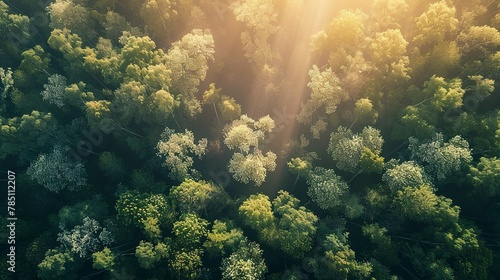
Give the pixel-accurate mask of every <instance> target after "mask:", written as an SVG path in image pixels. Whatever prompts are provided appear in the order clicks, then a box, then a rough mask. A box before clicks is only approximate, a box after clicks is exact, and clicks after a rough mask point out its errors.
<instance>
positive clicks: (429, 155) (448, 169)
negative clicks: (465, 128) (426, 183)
mask: <svg viewBox="0 0 500 280" xmlns="http://www.w3.org/2000/svg"><path fill="white" fill-rule="evenodd" d="M408 141H409V142H410V144H409V147H408V149H409V150H410V152H411V156H412V158H413V159H415V160H416V161H417V162H419V163H421V164H423V165H424V166H425V168H426V170H427V171H428V172H429V173H430V174H432V175H434V176H435V178H436V179H437V180H439V181H441V180H444V179H446V178H447V177H449V176H450V175H451V174H452V173H453V172H457V171H459V170H460V169H461V168H462V167H465V166H467V165H468V164H469V163H470V162H471V161H472V154H471V149H470V148H469V143H468V142H467V140H465V139H463V138H462V137H460V136H458V135H457V136H455V137H453V138H451V139H450V140H449V141H448V142H444V138H443V134H441V133H436V135H435V136H434V138H433V139H432V140H431V141H429V142H425V143H419V142H418V140H417V139H416V138H413V137H410V138H409V140H408Z"/></svg>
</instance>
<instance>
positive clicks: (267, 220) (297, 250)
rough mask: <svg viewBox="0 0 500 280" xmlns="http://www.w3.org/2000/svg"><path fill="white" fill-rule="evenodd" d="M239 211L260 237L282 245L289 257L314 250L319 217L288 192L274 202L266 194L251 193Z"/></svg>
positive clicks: (282, 192)
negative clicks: (313, 242)
mask: <svg viewBox="0 0 500 280" xmlns="http://www.w3.org/2000/svg"><path fill="white" fill-rule="evenodd" d="M239 212H240V215H241V216H242V217H243V219H244V221H245V223H246V224H247V225H249V226H250V227H251V228H253V229H254V230H256V231H257V232H258V234H259V239H260V240H262V241H263V242H265V243H266V244H269V245H270V246H279V247H278V248H280V249H281V250H283V251H284V252H285V253H287V254H288V255H289V256H291V257H294V258H299V257H301V256H303V254H304V253H305V252H307V251H309V250H310V249H311V246H312V238H313V236H314V234H315V233H316V222H317V221H318V217H317V216H316V215H314V214H313V213H312V212H310V211H309V210H308V209H306V208H305V207H304V206H300V201H299V200H298V199H296V198H295V197H293V196H292V195H290V194H289V193H288V192H286V191H279V193H278V197H276V199H275V200H273V202H272V204H271V202H270V200H269V197H268V196H266V195H263V194H258V195H251V196H250V197H249V198H248V199H247V200H245V201H244V202H243V203H242V204H241V206H240V208H239Z"/></svg>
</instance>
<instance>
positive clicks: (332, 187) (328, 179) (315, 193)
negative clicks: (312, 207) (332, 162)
mask: <svg viewBox="0 0 500 280" xmlns="http://www.w3.org/2000/svg"><path fill="white" fill-rule="evenodd" d="M307 184H308V185H309V188H308V190H307V194H308V195H309V197H310V198H311V199H312V201H314V202H315V203H316V204H317V205H318V206H319V207H320V208H321V209H329V208H333V207H336V206H339V205H341V204H342V202H343V199H344V198H345V197H346V196H347V195H348V194H349V186H348V185H347V183H346V182H345V181H344V180H343V179H342V178H341V177H340V176H338V175H337V174H335V172H334V171H333V170H332V169H325V168H323V167H316V168H314V169H313V170H311V171H310V172H309V175H308V179H307Z"/></svg>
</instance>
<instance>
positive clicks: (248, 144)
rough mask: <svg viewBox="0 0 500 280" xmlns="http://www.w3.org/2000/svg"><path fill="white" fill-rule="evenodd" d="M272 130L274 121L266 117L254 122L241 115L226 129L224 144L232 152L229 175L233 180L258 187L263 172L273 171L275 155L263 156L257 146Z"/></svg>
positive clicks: (271, 153) (264, 174)
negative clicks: (251, 183) (252, 183)
mask: <svg viewBox="0 0 500 280" xmlns="http://www.w3.org/2000/svg"><path fill="white" fill-rule="evenodd" d="M274 127H275V123H274V120H273V119H272V118H270V117H269V116H264V117H262V118H260V119H259V120H257V121H255V120H253V119H251V118H249V117H247V116H246V115H243V116H241V117H240V119H239V120H235V121H233V122H232V124H231V125H230V126H229V127H228V128H227V129H226V132H225V135H224V143H225V144H226V146H227V147H228V148H229V149H230V150H235V151H236V152H235V153H234V154H233V157H232V158H231V160H230V161H229V172H230V173H231V174H233V178H234V179H236V180H237V181H240V182H242V183H245V184H248V183H250V182H254V183H255V184H256V185H257V186H260V185H261V184H262V183H263V182H264V181H265V179H266V174H267V171H274V169H275V168H276V154H275V153H273V152H271V151H268V152H266V153H265V154H264V153H263V152H262V151H261V150H260V149H259V143H260V142H262V141H263V140H264V139H265V137H266V134H268V133H270V132H272V130H273V129H274Z"/></svg>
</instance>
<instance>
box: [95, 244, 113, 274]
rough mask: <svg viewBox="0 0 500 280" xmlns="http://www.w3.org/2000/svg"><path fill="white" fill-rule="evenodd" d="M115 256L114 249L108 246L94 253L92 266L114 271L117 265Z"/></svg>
mask: <svg viewBox="0 0 500 280" xmlns="http://www.w3.org/2000/svg"><path fill="white" fill-rule="evenodd" d="M115 258H116V256H115V255H114V254H113V251H111V249H109V248H108V247H104V249H102V250H101V251H99V252H95V253H93V254H92V262H93V263H92V267H93V268H95V269H106V270H109V271H113V269H114V266H115V265H116V262H115Z"/></svg>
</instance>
